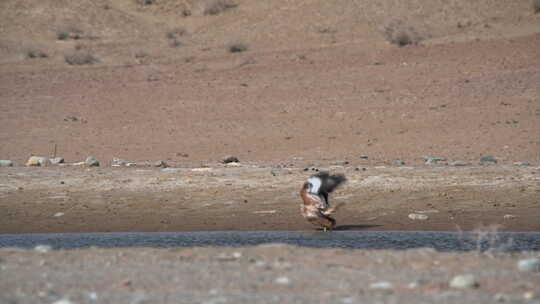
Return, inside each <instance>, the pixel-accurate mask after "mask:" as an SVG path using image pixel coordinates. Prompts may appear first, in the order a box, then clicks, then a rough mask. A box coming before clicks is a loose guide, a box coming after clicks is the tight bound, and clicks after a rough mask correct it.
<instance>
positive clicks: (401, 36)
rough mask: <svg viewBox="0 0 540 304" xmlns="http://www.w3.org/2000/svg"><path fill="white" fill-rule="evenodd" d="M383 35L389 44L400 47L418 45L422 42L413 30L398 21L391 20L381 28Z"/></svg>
mask: <svg viewBox="0 0 540 304" xmlns="http://www.w3.org/2000/svg"><path fill="white" fill-rule="evenodd" d="M383 33H384V35H385V37H386V39H387V40H388V41H389V42H390V43H393V44H396V45H398V46H400V47H401V46H406V45H409V44H418V42H420V41H421V40H422V38H421V37H420V35H418V33H417V32H416V31H415V30H414V28H412V27H411V26H407V25H405V24H403V22H401V21H399V20H393V21H390V22H389V23H388V24H386V25H385V26H384V27H383Z"/></svg>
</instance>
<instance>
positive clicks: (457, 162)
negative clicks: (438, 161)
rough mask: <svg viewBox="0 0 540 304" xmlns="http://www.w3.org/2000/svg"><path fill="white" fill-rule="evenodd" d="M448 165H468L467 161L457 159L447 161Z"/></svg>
mask: <svg viewBox="0 0 540 304" xmlns="http://www.w3.org/2000/svg"><path fill="white" fill-rule="evenodd" d="M448 165H449V166H453V167H464V166H468V165H469V163H467V162H464V161H459V160H458V161H453V162H449V163H448Z"/></svg>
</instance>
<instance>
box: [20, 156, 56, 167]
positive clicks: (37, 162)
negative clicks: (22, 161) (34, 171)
mask: <svg viewBox="0 0 540 304" xmlns="http://www.w3.org/2000/svg"><path fill="white" fill-rule="evenodd" d="M49 163H50V160H49V158H48V157H45V156H31V157H30V158H29V159H28V161H27V162H26V165H27V166H46V165H48V164H49Z"/></svg>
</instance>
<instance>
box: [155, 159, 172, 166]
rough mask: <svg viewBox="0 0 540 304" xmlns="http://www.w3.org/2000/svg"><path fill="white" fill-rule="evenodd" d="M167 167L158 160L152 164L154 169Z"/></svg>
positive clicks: (163, 162)
mask: <svg viewBox="0 0 540 304" xmlns="http://www.w3.org/2000/svg"><path fill="white" fill-rule="evenodd" d="M168 166H169V165H168V164H167V163H166V162H165V161H163V160H158V161H157V162H155V163H154V167H161V168H167V167H168Z"/></svg>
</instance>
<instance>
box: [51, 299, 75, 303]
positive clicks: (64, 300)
mask: <svg viewBox="0 0 540 304" xmlns="http://www.w3.org/2000/svg"><path fill="white" fill-rule="evenodd" d="M72 303H73V302H71V301H70V300H69V299H60V300H58V301H55V302H53V304H72Z"/></svg>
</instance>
